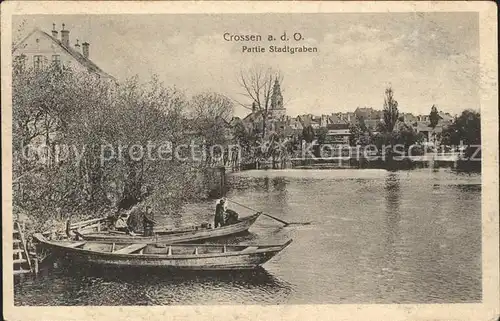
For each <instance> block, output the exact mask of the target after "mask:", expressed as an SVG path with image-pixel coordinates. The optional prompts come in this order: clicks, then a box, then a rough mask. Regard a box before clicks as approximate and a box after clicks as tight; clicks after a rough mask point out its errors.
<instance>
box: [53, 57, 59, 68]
mask: <svg viewBox="0 0 500 321" xmlns="http://www.w3.org/2000/svg"><path fill="white" fill-rule="evenodd" d="M52 64H53V65H55V66H57V67H61V56H60V55H52Z"/></svg>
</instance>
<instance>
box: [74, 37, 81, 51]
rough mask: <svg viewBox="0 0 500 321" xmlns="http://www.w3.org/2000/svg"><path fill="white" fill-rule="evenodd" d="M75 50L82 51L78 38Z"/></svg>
mask: <svg viewBox="0 0 500 321" xmlns="http://www.w3.org/2000/svg"><path fill="white" fill-rule="evenodd" d="M75 50H76V51H78V52H79V53H81V51H80V44H79V43H78V39H76V45H75Z"/></svg>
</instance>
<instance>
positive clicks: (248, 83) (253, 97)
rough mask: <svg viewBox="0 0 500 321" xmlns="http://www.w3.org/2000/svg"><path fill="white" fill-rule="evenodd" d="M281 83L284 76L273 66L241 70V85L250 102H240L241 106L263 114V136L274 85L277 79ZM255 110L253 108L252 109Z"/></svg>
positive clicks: (246, 98) (263, 136)
mask: <svg viewBox="0 0 500 321" xmlns="http://www.w3.org/2000/svg"><path fill="white" fill-rule="evenodd" d="M276 80H277V81H278V83H279V84H280V85H281V83H282V82H283V77H282V76H281V75H280V73H279V72H278V71H275V70H273V69H272V68H263V67H262V66H258V67H254V68H251V69H249V70H246V71H243V70H242V71H240V76H239V85H240V87H241V88H242V90H243V92H242V93H241V94H242V95H243V96H244V97H245V100H247V101H248V103H239V104H240V105H241V106H243V107H245V108H247V109H250V110H252V109H253V108H255V109H256V111H259V112H260V113H261V115H262V132H261V137H262V139H264V138H265V137H266V129H267V120H268V115H269V110H270V108H271V98H272V96H273V85H274V83H275V81H276ZM252 111H253V110H252Z"/></svg>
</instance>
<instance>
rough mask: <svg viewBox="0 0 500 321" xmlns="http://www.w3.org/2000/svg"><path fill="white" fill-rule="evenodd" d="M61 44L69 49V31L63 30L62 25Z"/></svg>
mask: <svg viewBox="0 0 500 321" xmlns="http://www.w3.org/2000/svg"><path fill="white" fill-rule="evenodd" d="M61 42H62V43H63V45H65V46H66V47H69V30H64V23H63V24H62V30H61Z"/></svg>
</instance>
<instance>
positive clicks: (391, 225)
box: [380, 172, 401, 296]
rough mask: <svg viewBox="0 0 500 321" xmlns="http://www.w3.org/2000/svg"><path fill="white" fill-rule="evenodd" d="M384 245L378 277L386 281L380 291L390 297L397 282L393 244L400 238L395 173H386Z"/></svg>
mask: <svg viewBox="0 0 500 321" xmlns="http://www.w3.org/2000/svg"><path fill="white" fill-rule="evenodd" d="M384 191H385V201H386V210H385V223H386V228H385V238H384V240H385V243H384V252H385V253H384V255H383V261H382V262H381V271H380V275H381V276H382V277H383V278H384V280H386V282H383V283H381V285H380V291H381V292H382V293H381V294H382V295H384V296H390V295H391V294H392V293H393V292H394V291H395V290H396V287H397V280H396V276H395V270H396V269H397V262H398V260H399V254H398V251H397V247H396V245H395V243H397V242H398V240H399V238H400V221H401V212H400V205H401V182H400V178H399V174H398V173H397V172H388V175H387V176H386V178H385V186H384Z"/></svg>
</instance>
